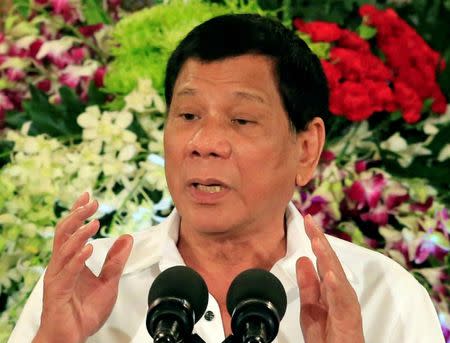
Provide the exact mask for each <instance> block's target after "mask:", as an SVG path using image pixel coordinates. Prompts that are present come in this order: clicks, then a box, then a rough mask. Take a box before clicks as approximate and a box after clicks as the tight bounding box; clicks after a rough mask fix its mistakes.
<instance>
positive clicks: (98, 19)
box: [82, 0, 111, 25]
mask: <svg viewBox="0 0 450 343" xmlns="http://www.w3.org/2000/svg"><path fill="white" fill-rule="evenodd" d="M82 8H83V14H84V17H85V18H86V22H87V24H88V25H94V24H98V23H104V24H110V23H111V19H110V18H109V15H108V13H106V12H105V10H104V9H103V7H102V1H98V0H83V6H82Z"/></svg>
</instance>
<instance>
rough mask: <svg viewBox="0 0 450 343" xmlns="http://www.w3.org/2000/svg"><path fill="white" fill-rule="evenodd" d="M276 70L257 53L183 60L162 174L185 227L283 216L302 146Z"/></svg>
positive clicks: (206, 228) (230, 226)
mask: <svg viewBox="0 0 450 343" xmlns="http://www.w3.org/2000/svg"><path fill="white" fill-rule="evenodd" d="M273 68H274V65H273V63H272V61H271V60H270V59H269V58H267V57H263V56H258V55H242V56H238V57H233V58H227V59H225V60H222V61H215V62H207V63H205V62H201V61H199V60H196V59H189V60H188V61H187V62H186V63H185V64H184V66H183V68H182V70H181V71H180V74H179V76H178V79H177V81H176V83H175V87H174V91H173V98H172V103H171V106H170V111H169V114H168V118H167V122H166V127H165V135H164V148H165V159H166V167H165V168H166V177H167V182H168V186H169V190H170V193H171V195H172V197H173V200H174V203H175V206H176V208H177V210H178V212H179V213H180V215H181V217H182V227H183V226H189V227H190V228H192V229H195V230H197V231H201V232H204V233H225V232H228V233H232V232H233V231H234V230H243V229H247V228H249V229H251V228H253V229H256V228H257V227H258V226H261V225H266V226H267V225H271V224H273V222H274V220H273V218H275V217H278V218H277V219H279V218H282V216H283V214H284V211H285V208H286V205H287V203H288V202H289V200H290V198H291V197H292V194H293V190H294V187H295V179H296V175H297V173H298V172H299V163H298V161H299V159H300V157H301V149H300V147H299V143H298V136H297V135H296V134H294V133H293V132H292V130H291V128H290V124H289V121H288V116H287V114H286V112H285V110H284V108H283V105H282V100H281V97H280V95H279V92H278V89H277V84H276V82H275V78H274V73H273Z"/></svg>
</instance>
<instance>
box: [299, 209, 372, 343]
mask: <svg viewBox="0 0 450 343" xmlns="http://www.w3.org/2000/svg"><path fill="white" fill-rule="evenodd" d="M305 230H306V233H307V235H308V237H309V238H310V240H311V246H312V250H313V252H314V255H315V256H316V257H317V269H318V274H319V275H317V273H316V271H315V269H314V266H313V263H312V262H311V260H310V259H309V258H307V257H301V258H299V259H298V261H297V283H298V287H299V289H300V306H301V307H300V325H301V328H302V332H303V338H304V340H305V343H364V336H363V329H362V317H361V308H360V305H359V302H358V298H357V296H356V293H355V291H354V289H353V288H352V286H351V284H350V282H349V281H348V280H347V277H346V276H345V273H344V270H343V269H342V266H341V264H340V262H339V260H338V258H337V256H336V254H335V252H334V251H333V249H332V248H331V246H330V244H329V243H328V240H327V239H326V237H325V235H324V234H323V232H322V231H321V230H320V228H318V227H317V226H316V224H315V223H314V221H313V219H312V217H311V216H310V215H307V216H306V217H305Z"/></svg>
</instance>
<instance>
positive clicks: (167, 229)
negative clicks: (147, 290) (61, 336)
mask: <svg viewBox="0 0 450 343" xmlns="http://www.w3.org/2000/svg"><path fill="white" fill-rule="evenodd" d="M285 222H286V234H287V239H286V241H287V246H286V255H285V256H284V257H283V258H282V259H280V260H279V261H278V262H277V263H275V265H274V266H273V268H272V269H271V272H272V273H273V274H274V275H276V276H277V277H278V278H279V279H280V281H281V282H282V284H283V286H284V288H285V289H286V292H287V294H288V300H289V298H290V297H294V296H296V295H295V293H296V292H298V286H297V277H296V267H295V265H296V261H297V259H298V258H299V257H301V256H306V257H308V258H309V259H310V260H311V261H312V262H313V264H314V266H315V265H316V256H315V255H314V253H313V251H312V249H311V242H310V240H309V237H308V236H307V235H306V232H305V227H304V221H303V217H302V215H301V214H300V212H299V211H298V209H297V208H296V207H295V205H294V204H293V203H292V202H290V203H289V204H288V207H287V209H286V213H285ZM159 226H160V227H159V228H158V227H156V228H152V229H150V230H151V231H153V232H155V231H159V237H158V238H159V239H157V240H156V241H157V242H156V244H157V246H155V242H150V240H152V239H150V238H151V237H147V238H148V239H145V240H144V242H141V244H139V246H138V247H137V248H136V249H133V250H136V251H133V253H132V255H131V256H130V260H131V261H129V263H127V267H126V268H125V273H129V272H132V271H135V270H138V269H142V268H146V267H149V266H151V265H153V264H155V263H158V266H159V270H160V271H161V272H162V271H164V270H166V269H168V268H170V267H173V266H177V265H185V263H184V261H183V258H182V256H181V255H180V253H179V251H178V249H177V242H178V237H179V227H180V216H179V214H178V212H177V210H176V209H174V210H173V211H172V213H171V214H170V216H169V217H168V218H167V219H166V220H165V221H164V222H163V223H162V224H160V225H159ZM150 252H153V253H150ZM343 268H344V272H345V273H346V275H347V278H348V279H349V281H350V282H351V281H352V279H353V275H352V273H351V272H350V270H349V268H347V266H345V265H343ZM296 294H298V293H296Z"/></svg>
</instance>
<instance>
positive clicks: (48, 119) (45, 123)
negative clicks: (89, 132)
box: [8, 85, 86, 137]
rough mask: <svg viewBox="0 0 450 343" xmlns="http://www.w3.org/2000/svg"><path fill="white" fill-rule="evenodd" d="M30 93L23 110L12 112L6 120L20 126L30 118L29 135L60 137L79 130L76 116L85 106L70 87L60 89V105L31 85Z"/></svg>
mask: <svg viewBox="0 0 450 343" xmlns="http://www.w3.org/2000/svg"><path fill="white" fill-rule="evenodd" d="M30 94H31V99H30V100H27V101H25V102H24V104H23V108H24V110H25V112H24V113H17V114H13V115H12V116H11V118H10V119H8V121H12V122H13V124H15V125H16V126H18V125H20V126H21V125H22V124H23V122H24V121H26V120H31V126H30V131H29V134H30V135H39V134H43V133H45V134H48V135H50V136H52V137H60V136H66V135H73V134H79V133H80V132H81V127H80V126H78V124H77V122H76V118H77V116H78V115H79V114H80V113H81V112H83V111H84V109H85V107H86V106H85V105H84V104H83V103H82V102H81V100H79V99H78V98H77V96H76V95H75V93H74V92H73V91H72V90H71V89H70V88H68V87H62V88H61V89H60V96H61V104H60V105H53V104H51V103H50V102H49V101H48V96H47V95H46V94H45V93H44V92H42V91H41V90H39V89H37V88H36V87H35V86H33V85H30Z"/></svg>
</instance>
